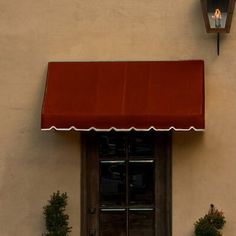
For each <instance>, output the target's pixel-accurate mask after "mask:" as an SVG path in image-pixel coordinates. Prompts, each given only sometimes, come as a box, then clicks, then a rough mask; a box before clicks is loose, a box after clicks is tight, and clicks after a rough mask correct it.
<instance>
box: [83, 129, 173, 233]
mask: <svg viewBox="0 0 236 236" xmlns="http://www.w3.org/2000/svg"><path fill="white" fill-rule="evenodd" d="M169 140H170V138H169V135H167V134H165V135H164V134H159V135H158V134H157V133H155V132H104V133H94V134H93V135H91V136H90V137H87V138H86V140H85V147H86V148H85V152H84V154H85V158H84V159H83V167H82V168H83V169H82V170H83V172H85V173H84V174H83V176H82V178H85V180H83V187H84V189H83V190H85V192H84V194H83V196H84V199H83V206H84V209H83V212H82V214H84V217H85V219H84V221H83V222H82V224H84V232H86V234H85V235H87V236H156V235H158V236H162V235H163V236H164V235H165V236H168V235H170V225H168V224H170V214H168V213H170V212H168V211H170V205H169V204H170V198H171V196H170V191H168V188H170V186H169V185H170V176H169V174H170V173H169V172H170V168H169V166H168V165H169V164H170V163H168V162H170V161H169V158H168V157H167V156H168V151H169V148H168V147H169V146H168V145H169V142H168V141H169ZM83 190H82V191H83Z"/></svg>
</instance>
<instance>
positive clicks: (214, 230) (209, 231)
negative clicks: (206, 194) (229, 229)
mask: <svg viewBox="0 0 236 236" xmlns="http://www.w3.org/2000/svg"><path fill="white" fill-rule="evenodd" d="M225 223H226V221H225V217H224V215H223V212H222V211H218V210H217V209H216V208H215V206H214V205H213V204H211V205H210V209H209V211H208V213H207V214H206V215H205V216H204V217H201V218H200V219H198V221H197V222H196V223H195V224H194V226H195V235H196V236H221V235H222V234H221V232H220V230H221V229H223V227H224V225H225Z"/></svg>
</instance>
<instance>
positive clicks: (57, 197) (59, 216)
mask: <svg viewBox="0 0 236 236" xmlns="http://www.w3.org/2000/svg"><path fill="white" fill-rule="evenodd" d="M67 198H68V197H67V193H62V194H60V192H59V191H57V192H56V193H53V195H52V196H51V199H50V200H49V201H48V202H49V204H48V205H46V206H45V207H44V212H43V214H44V217H45V221H46V228H47V233H45V234H43V235H44V236H67V235H69V232H71V227H69V226H68V225H69V223H68V220H69V216H68V215H67V214H65V207H66V205H67Z"/></svg>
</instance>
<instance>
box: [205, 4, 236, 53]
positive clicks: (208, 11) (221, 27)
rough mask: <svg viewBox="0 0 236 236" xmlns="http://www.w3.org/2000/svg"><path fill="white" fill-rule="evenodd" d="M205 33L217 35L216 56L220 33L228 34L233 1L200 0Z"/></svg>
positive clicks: (218, 48)
mask: <svg viewBox="0 0 236 236" xmlns="http://www.w3.org/2000/svg"><path fill="white" fill-rule="evenodd" d="M201 5H202V13H203V18H204V22H205V26H206V32H207V33H216V34H217V54H218V55H219V50H220V33H229V31H230V26H231V22H232V17H233V11H234V5H235V0H201Z"/></svg>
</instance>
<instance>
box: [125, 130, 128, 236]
mask: <svg viewBox="0 0 236 236" xmlns="http://www.w3.org/2000/svg"><path fill="white" fill-rule="evenodd" d="M128 140H129V139H128V134H126V138H125V141H126V144H125V160H126V235H127V236H129V166H128V164H129V160H128V158H129V157H128V151H129V143H128Z"/></svg>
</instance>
